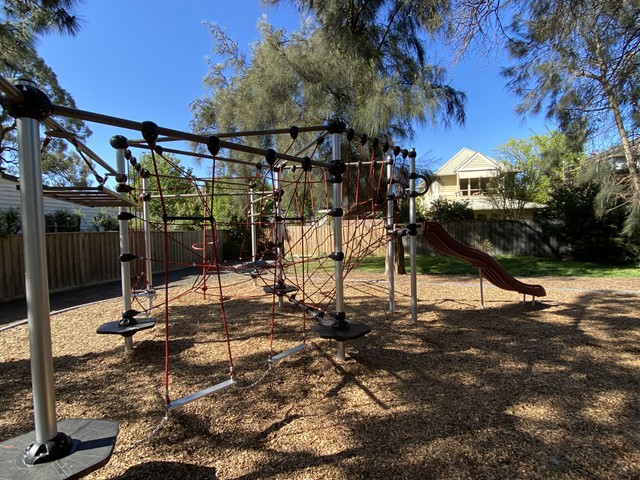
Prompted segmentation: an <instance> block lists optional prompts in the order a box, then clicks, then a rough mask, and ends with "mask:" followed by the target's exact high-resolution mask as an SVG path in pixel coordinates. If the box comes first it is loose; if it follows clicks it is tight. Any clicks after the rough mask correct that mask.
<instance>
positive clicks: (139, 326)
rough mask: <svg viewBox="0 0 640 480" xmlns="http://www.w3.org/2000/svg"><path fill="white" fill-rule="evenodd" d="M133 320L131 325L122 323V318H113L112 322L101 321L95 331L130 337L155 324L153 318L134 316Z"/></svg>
mask: <svg viewBox="0 0 640 480" xmlns="http://www.w3.org/2000/svg"><path fill="white" fill-rule="evenodd" d="M135 320H136V323H134V324H131V325H122V320H114V321H113V322H107V323H103V324H102V325H100V326H99V327H98V329H97V330H96V333H100V334H110V335H122V336H123V337H130V336H132V335H134V334H136V333H138V332H139V331H141V330H147V329H148V328H153V327H154V326H155V325H156V319H155V318H144V319H139V318H136V319H135Z"/></svg>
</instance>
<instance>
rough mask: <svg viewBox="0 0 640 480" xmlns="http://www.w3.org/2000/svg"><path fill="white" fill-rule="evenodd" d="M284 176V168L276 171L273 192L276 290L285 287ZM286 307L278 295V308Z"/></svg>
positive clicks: (281, 297)
mask: <svg viewBox="0 0 640 480" xmlns="http://www.w3.org/2000/svg"><path fill="white" fill-rule="evenodd" d="M281 176H282V168H280V167H278V168H277V169H276V176H275V178H274V183H273V190H274V192H275V195H276V205H275V206H276V218H275V224H274V227H275V228H274V230H275V235H276V271H277V278H278V281H277V283H276V285H274V288H278V287H280V286H284V271H283V269H282V265H283V264H284V221H283V220H282V206H281V202H282V195H281V192H280V180H281ZM283 306H284V298H283V296H282V295H278V307H280V308H282V307H283Z"/></svg>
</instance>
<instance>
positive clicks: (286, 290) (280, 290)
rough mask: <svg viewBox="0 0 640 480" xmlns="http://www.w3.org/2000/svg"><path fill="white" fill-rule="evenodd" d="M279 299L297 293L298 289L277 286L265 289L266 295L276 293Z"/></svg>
mask: <svg viewBox="0 0 640 480" xmlns="http://www.w3.org/2000/svg"><path fill="white" fill-rule="evenodd" d="M274 291H275V294H276V295H277V296H279V297H281V296H283V295H286V294H287V293H292V292H297V291H298V288H297V287H294V286H292V285H280V284H278V285H276V286H275V287H264V292H265V293H274Z"/></svg>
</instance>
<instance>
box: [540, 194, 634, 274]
mask: <svg viewBox="0 0 640 480" xmlns="http://www.w3.org/2000/svg"><path fill="white" fill-rule="evenodd" d="M598 190H599V187H598V186H597V185H595V184H582V185H580V184H575V183H565V184H560V185H558V186H557V187H556V188H555V189H554V191H553V192H552V194H551V198H550V199H549V202H548V203H547V206H546V207H545V208H544V209H542V210H540V211H539V212H537V214H536V220H537V221H538V222H539V223H540V225H541V227H542V229H543V230H544V232H545V233H546V234H547V235H549V236H553V237H555V238H557V239H558V241H559V242H560V243H561V245H563V246H565V247H568V248H569V250H570V252H571V256H572V258H573V259H575V260H579V261H590V262H597V263H607V264H624V263H629V262H636V261H637V260H638V259H639V258H640V242H638V240H637V239H636V241H635V242H634V241H633V240H632V239H629V238H628V237H625V236H623V234H622V227H623V223H624V211H623V210H622V209H618V210H613V211H611V212H609V213H608V214H606V215H603V216H597V215H596V214H595V212H594V208H593V205H594V200H595V198H596V196H597V195H598Z"/></svg>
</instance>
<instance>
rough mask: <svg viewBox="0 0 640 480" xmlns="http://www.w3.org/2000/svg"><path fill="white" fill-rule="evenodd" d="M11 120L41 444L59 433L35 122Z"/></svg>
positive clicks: (37, 437)
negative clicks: (15, 135)
mask: <svg viewBox="0 0 640 480" xmlns="http://www.w3.org/2000/svg"><path fill="white" fill-rule="evenodd" d="M16 121H17V126H18V155H19V158H20V204H21V210H22V238H23V242H24V267H25V287H26V296H27V315H28V319H29V345H30V349H31V381H32V390H33V415H34V420H35V427H36V444H43V443H45V442H47V441H48V440H51V439H53V438H54V437H55V436H56V435H57V434H58V429H57V421H56V399H55V384H54V379H53V353H52V348H51V323H50V318H49V311H50V306H49V281H48V278H47V256H46V240H45V222H44V203H43V197H42V167H41V160H40V136H39V126H40V123H39V122H38V121H37V120H35V119H32V118H26V117H24V118H18V119H17V120H16Z"/></svg>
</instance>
